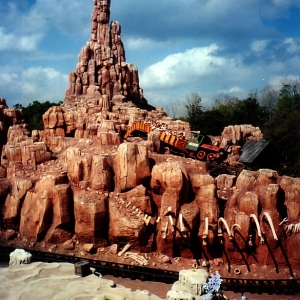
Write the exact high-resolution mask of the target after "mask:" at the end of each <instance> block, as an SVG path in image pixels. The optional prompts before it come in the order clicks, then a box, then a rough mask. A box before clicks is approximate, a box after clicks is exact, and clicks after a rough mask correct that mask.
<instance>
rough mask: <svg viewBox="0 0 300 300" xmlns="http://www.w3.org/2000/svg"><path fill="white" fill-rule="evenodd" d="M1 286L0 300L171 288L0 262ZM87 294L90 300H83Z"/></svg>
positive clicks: (157, 296) (235, 297)
mask: <svg viewBox="0 0 300 300" xmlns="http://www.w3.org/2000/svg"><path fill="white" fill-rule="evenodd" d="M0 282H1V289H0V299H1V300H14V299H22V300H27V299H28V300H29V299H30V300H34V299H47V300H50V299H53V300H68V299H78V300H79V299H105V298H103V297H107V296H109V295H113V294H114V293H115V294H114V295H115V297H117V298H114V299H118V295H119V296H120V295H122V297H121V298H120V299H124V297H123V296H126V299H128V300H129V299H130V300H131V299H133V300H135V299H136V300H143V299H151V300H161V299H166V294H167V292H168V291H169V290H170V289H171V287H172V285H171V284H164V283H158V282H149V281H140V280H131V279H124V278H116V277H113V276H109V275H106V276H103V277H102V278H99V277H97V276H95V275H93V274H92V275H90V276H87V277H84V278H82V277H79V276H76V275H74V266H73V265H72V264H64V263H52V264H44V263H33V264H30V265H23V266H16V267H8V263H7V262H0ZM113 283H115V284H116V287H113V288H112V286H113ZM99 285H100V286H101V288H99ZM145 290H146V291H149V293H147V292H145ZM71 291H72V292H71ZM88 294H89V297H88V298H86V296H87V295H88ZM224 294H225V295H226V296H227V298H228V299H231V300H239V299H240V298H241V294H240V293H239V294H236V293H233V292H228V291H226V292H225V293H224ZM83 295H84V296H83ZM245 296H247V298H248V299H249V300H273V299H274V300H284V299H289V300H300V291H299V295H268V294H261V295H258V294H250V293H245ZM95 297H96V298H95ZM108 299H109V298H108Z"/></svg>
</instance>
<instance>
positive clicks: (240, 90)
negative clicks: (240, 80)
mask: <svg viewBox="0 0 300 300" xmlns="http://www.w3.org/2000/svg"><path fill="white" fill-rule="evenodd" d="M244 92H245V90H244V89H243V88H241V87H239V86H233V87H232V88H230V89H227V90H220V91H218V92H217V93H218V94H232V93H244Z"/></svg>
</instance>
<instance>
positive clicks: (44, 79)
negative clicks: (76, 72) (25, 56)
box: [21, 67, 68, 102]
mask: <svg viewBox="0 0 300 300" xmlns="http://www.w3.org/2000/svg"><path fill="white" fill-rule="evenodd" d="M67 87H68V75H64V74H61V73H60V72H58V71H56V70H55V69H53V68H42V67H32V68H29V69H27V70H25V71H23V73H22V84H21V89H22V98H23V99H28V100H29V102H31V101H33V100H39V101H47V100H48V101H54V102H57V101H60V100H63V98H64V94H65V90H66V89H67Z"/></svg>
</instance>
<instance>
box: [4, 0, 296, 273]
mask: <svg viewBox="0 0 300 300" xmlns="http://www.w3.org/2000/svg"><path fill="white" fill-rule="evenodd" d="M94 3H95V9H94V12H93V15H92V37H91V39H90V41H89V42H88V44H87V45H86V46H85V47H83V49H82V51H81V52H80V55H79V64H78V66H77V69H76V72H75V73H72V74H73V75H72V76H71V77H70V78H71V79H70V85H71V86H70V88H69V90H68V92H67V95H66V98H65V101H64V103H63V104H62V105H61V106H59V107H52V108H50V109H49V110H48V111H47V112H46V113H45V114H44V116H43V121H44V130H43V131H40V132H37V131H34V132H32V134H31V136H30V133H29V132H28V131H27V129H26V125H24V124H23V123H22V122H21V121H19V120H21V115H20V114H21V112H19V111H18V110H16V111H14V112H13V111H10V110H7V108H6V107H5V108H3V111H4V114H3V115H5V112H6V113H7V114H6V115H7V116H9V117H6V118H4V119H5V121H6V122H7V125H5V126H7V127H6V128H7V129H8V130H7V142H6V141H5V142H6V144H5V145H4V146H3V150H2V153H1V165H2V170H3V172H2V173H3V176H2V178H1V181H0V226H1V234H0V239H1V242H3V243H6V244H8V245H18V244H21V246H22V247H23V248H27V247H38V248H42V249H44V250H45V251H58V252H59V251H61V252H63V253H67V254H71V253H72V254H76V255H80V256H85V255H95V257H98V258H99V256H100V257H102V256H103V255H104V256H105V255H110V257H109V259H114V260H118V261H122V262H124V261H125V260H126V262H128V263H133V264H139V262H140V261H142V262H143V261H144V260H145V259H146V257H144V256H143V258H141V257H140V255H139V253H147V255H148V256H147V257H149V265H150V266H155V265H157V264H158V265H159V266H160V267H165V266H166V264H169V263H170V262H171V261H173V262H174V259H175V258H176V257H177V258H178V257H180V259H182V260H185V259H186V260H188V264H190V265H191V259H193V263H195V260H196V262H197V264H200V261H201V260H202V262H201V263H203V265H204V266H205V267H209V266H212V265H214V267H215V269H217V268H219V269H220V272H221V271H222V270H221V267H220V266H219V265H220V264H223V269H225V271H227V272H229V273H230V272H232V271H230V270H232V269H231V267H230V266H231V265H233V264H238V265H246V266H247V268H248V271H251V268H250V265H251V264H252V265H253V264H257V265H260V266H261V265H264V266H273V267H274V266H275V268H276V270H279V267H278V266H284V268H285V269H286V268H288V272H289V273H288V274H287V276H290V275H293V272H294V270H295V269H299V265H300V258H299V254H298V252H297V245H298V244H299V241H300V235H299V233H300V204H299V203H300V202H299V195H300V189H299V186H300V183H299V179H297V178H291V177H287V176H279V175H278V173H277V172H276V171H273V170H269V169H262V170H258V171H248V170H243V171H242V172H241V173H240V174H236V175H232V174H231V175H229V174H222V175H219V176H218V177H216V178H214V177H213V176H211V175H210V174H209V173H208V169H207V163H206V162H204V161H199V160H195V159H194V160H193V159H191V158H185V157H179V156H175V155H171V154H168V153H167V152H165V153H164V154H163V153H162V151H161V150H162V149H161V148H162V147H161V145H160V141H159V138H158V134H157V132H151V133H150V134H149V135H148V138H147V140H143V139H142V138H140V137H132V138H128V139H127V141H124V140H123V136H124V133H125V132H126V130H127V129H128V127H129V126H131V125H132V124H134V122H136V121H140V122H144V121H146V120H147V119H151V120H153V121H156V120H159V121H160V122H164V123H165V124H167V125H168V127H169V129H171V130H173V131H177V132H185V133H186V137H188V134H189V133H190V126H189V124H188V123H186V122H183V121H179V120H173V119H171V118H168V117H167V116H166V114H165V113H164V111H163V110H162V109H161V108H157V109H154V108H153V107H151V106H149V105H147V103H146V102H145V99H143V98H142V97H141V92H140V89H139V86H138V76H137V71H136V70H135V68H133V67H132V66H131V65H128V64H126V63H125V55H124V49H123V45H122V43H121V41H120V26H119V25H118V23H116V22H113V23H112V24H111V26H110V28H109V26H108V22H109V7H110V1H94ZM116 99H119V100H120V99H121V101H119V100H118V101H117V100H116ZM137 99H139V100H137ZM2 103H3V101H2ZM141 104H143V105H144V107H145V108H146V109H142V108H141V106H142V105H141ZM8 111H9V113H8ZM4 119H3V120H4ZM9 125H12V126H10V127H9ZM3 128H4V125H3ZM247 139H255V140H260V139H262V134H261V132H260V130H259V128H255V127H253V126H251V125H236V126H229V127H226V128H225V129H224V132H223V133H222V134H221V136H219V137H214V138H212V140H213V143H216V144H218V145H220V146H222V147H224V145H227V142H232V143H233V145H232V146H231V147H232V150H231V154H230V155H229V156H228V163H232V162H236V155H238V148H239V147H240V146H241V145H242V143H243V142H244V141H245V140H247ZM113 244H116V246H115V247H112V249H110V248H109V247H110V246H112V245H113ZM126 245H129V246H128V247H131V252H130V254H127V256H126V257H125V254H124V255H123V254H122V255H120V256H117V255H116V253H117V249H118V248H119V249H122V248H124V247H125V246H126ZM70 251H71V252H70ZM132 251H133V252H132ZM153 253H154V254H153ZM101 255H102V256H101ZM177 261H178V260H176V262H177ZM175 265H177V266H178V268H179V267H184V266H182V265H180V264H179V263H178V264H175V263H174V264H173V266H175ZM227 266H228V268H226V267H227ZM223 271H224V270H223ZM225 271H224V272H225ZM278 272H279V271H278Z"/></svg>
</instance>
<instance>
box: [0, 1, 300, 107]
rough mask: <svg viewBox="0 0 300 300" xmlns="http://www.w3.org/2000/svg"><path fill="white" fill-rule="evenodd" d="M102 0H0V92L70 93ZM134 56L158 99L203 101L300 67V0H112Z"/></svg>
mask: <svg viewBox="0 0 300 300" xmlns="http://www.w3.org/2000/svg"><path fill="white" fill-rule="evenodd" d="M92 10H93V0H72V1H70V0H7V1H1V2H0V97H3V98H6V100H7V103H8V105H9V106H13V105H14V104H16V103H21V104H22V105H24V106H26V105H28V104H29V103H30V102H32V101H34V100H39V101H41V102H43V101H47V100H49V101H51V102H57V101H60V100H63V99H64V95H65V90H66V89H67V88H68V74H69V72H70V71H74V70H75V67H76V64H77V59H78V58H77V56H78V54H79V51H80V49H81V47H82V46H84V45H85V43H86V42H87V40H88V39H89V37H90V15H91V13H92ZM113 20H115V21H119V22H120V24H121V26H122V40H123V43H124V46H125V50H126V61H127V62H130V63H133V64H134V65H136V66H137V67H138V69H139V75H140V86H141V87H142V88H143V89H144V94H145V97H146V98H147V99H148V101H149V103H150V104H152V105H154V106H163V107H167V106H168V105H169V103H172V102H176V101H177V100H182V99H185V97H186V95H187V94H188V93H191V92H197V93H198V94H199V95H200V96H201V97H202V100H203V103H204V104H207V105H208V104H209V103H211V102H212V101H213V100H214V99H216V98H217V97H219V96H222V95H230V96H236V97H239V98H243V97H246V96H247V95H248V94H249V93H250V92H253V91H255V90H257V91H260V90H261V89H263V88H264V87H265V86H266V85H267V84H277V83H278V82H280V80H281V79H282V78H291V79H293V78H299V76H300V30H299V28H300V1H299V0H152V1H149V0H140V1H136V0H112V4H111V21H113Z"/></svg>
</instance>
